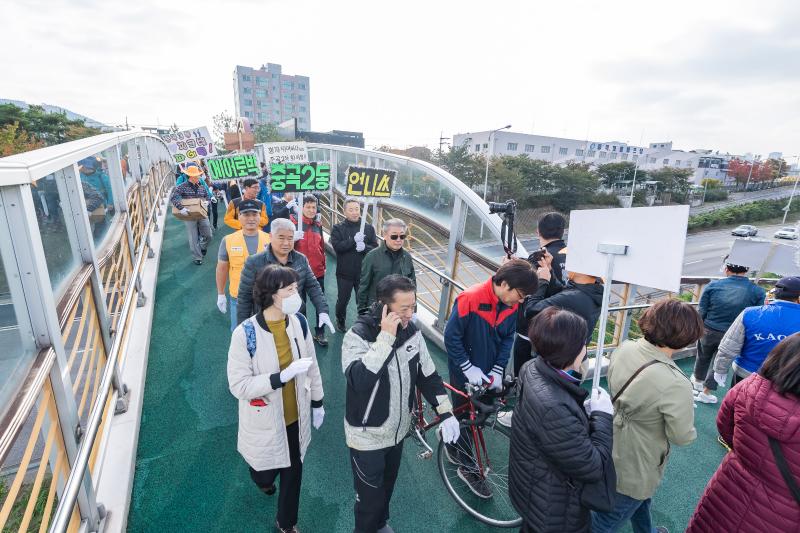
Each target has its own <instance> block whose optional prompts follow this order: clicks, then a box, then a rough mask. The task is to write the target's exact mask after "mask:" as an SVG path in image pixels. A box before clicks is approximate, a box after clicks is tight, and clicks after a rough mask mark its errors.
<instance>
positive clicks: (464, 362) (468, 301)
mask: <svg viewBox="0 0 800 533" xmlns="http://www.w3.org/2000/svg"><path fill="white" fill-rule="evenodd" d="M537 284H538V279H537V277H536V270H534V268H533V266H532V265H531V264H530V263H529V262H528V261H525V260H524V259H511V260H509V261H507V262H506V263H505V264H503V265H502V266H501V267H500V269H499V270H498V271H497V273H496V274H495V275H494V276H492V277H491V279H488V280H487V281H485V282H484V283H481V284H479V285H474V286H472V287H470V288H469V289H467V290H465V291H464V292H462V293H461V294H459V295H458V297H457V298H456V302H455V305H454V306H453V312H452V313H451V314H450V319H449V320H448V321H447V326H446V327H445V330H444V342H445V347H446V348H447V359H448V367H449V370H450V382H451V384H453V385H454V386H457V387H459V388H461V387H463V385H464V384H465V383H466V382H469V383H472V384H473V385H480V384H481V383H483V382H488V381H490V377H491V378H494V379H493V380H492V388H493V389H498V390H499V389H500V388H501V387H502V381H503V372H504V370H505V367H506V363H508V359H509V356H510V354H511V348H512V346H513V345H514V334H515V332H516V329H515V328H516V324H517V319H516V315H515V313H516V311H517V305H518V304H519V303H520V302H521V301H522V299H523V298H525V296H527V295H529V294H533V293H535V292H536V287H537Z"/></svg>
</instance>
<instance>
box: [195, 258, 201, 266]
mask: <svg viewBox="0 0 800 533" xmlns="http://www.w3.org/2000/svg"><path fill="white" fill-rule="evenodd" d="M194 264H195V265H202V264H203V260H202V259H195V260H194Z"/></svg>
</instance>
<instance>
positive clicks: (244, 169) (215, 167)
mask: <svg viewBox="0 0 800 533" xmlns="http://www.w3.org/2000/svg"><path fill="white" fill-rule="evenodd" d="M206 165H207V166H208V170H209V172H211V177H212V178H214V179H215V180H222V179H235V178H247V177H254V178H257V177H259V176H261V169H260V168H259V166H258V159H256V156H255V154H234V155H228V156H225V157H216V158H214V159H206Z"/></svg>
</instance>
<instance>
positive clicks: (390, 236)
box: [389, 233, 406, 241]
mask: <svg viewBox="0 0 800 533" xmlns="http://www.w3.org/2000/svg"><path fill="white" fill-rule="evenodd" d="M389 238H390V239H392V240H393V241H396V240H397V239H400V240H401V241H404V240H405V239H406V234H405V233H401V234H400V235H389Z"/></svg>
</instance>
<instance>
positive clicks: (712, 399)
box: [695, 392, 717, 403]
mask: <svg viewBox="0 0 800 533" xmlns="http://www.w3.org/2000/svg"><path fill="white" fill-rule="evenodd" d="M695 400H697V401H698V402H700V403H717V397H716V396H714V395H713V394H706V393H705V392H701V393H698V395H697V396H695Z"/></svg>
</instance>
